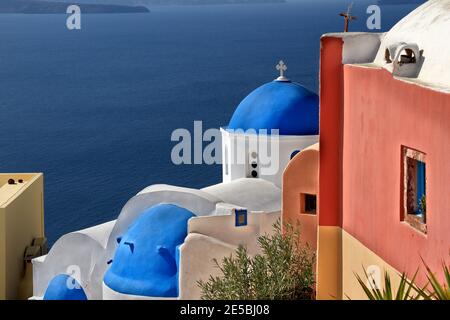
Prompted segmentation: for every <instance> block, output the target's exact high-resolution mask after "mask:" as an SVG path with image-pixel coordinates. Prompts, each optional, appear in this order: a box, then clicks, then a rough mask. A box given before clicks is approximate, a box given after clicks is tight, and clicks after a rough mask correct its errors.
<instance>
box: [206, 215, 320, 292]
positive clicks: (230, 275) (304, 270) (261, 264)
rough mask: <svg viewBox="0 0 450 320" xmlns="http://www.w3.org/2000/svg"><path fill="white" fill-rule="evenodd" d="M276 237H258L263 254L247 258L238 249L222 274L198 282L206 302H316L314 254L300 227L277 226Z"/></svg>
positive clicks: (223, 266)
mask: <svg viewBox="0 0 450 320" xmlns="http://www.w3.org/2000/svg"><path fill="white" fill-rule="evenodd" d="M273 227H274V234H273V235H271V236H269V235H264V236H260V237H258V244H259V246H260V248H261V252H262V253H261V254H258V255H256V256H254V257H250V256H249V255H248V252H247V249H246V248H245V247H243V246H239V247H238V249H237V250H236V252H235V254H234V255H232V256H229V257H225V258H224V259H223V260H222V262H221V264H220V263H219V262H218V261H217V260H216V259H214V260H213V261H214V264H215V265H216V266H217V267H218V268H219V270H220V272H221V275H220V276H218V277H213V276H210V278H209V280H208V281H206V282H204V281H198V285H199V287H200V288H201V290H202V299H204V300H297V299H314V281H315V280H314V264H315V255H314V253H313V252H312V251H311V250H310V249H309V248H308V247H303V246H301V245H300V244H299V232H298V228H295V229H294V228H293V227H292V226H291V225H286V226H285V228H284V229H285V230H284V232H282V230H281V223H280V221H277V222H276V223H275V224H274V226H273Z"/></svg>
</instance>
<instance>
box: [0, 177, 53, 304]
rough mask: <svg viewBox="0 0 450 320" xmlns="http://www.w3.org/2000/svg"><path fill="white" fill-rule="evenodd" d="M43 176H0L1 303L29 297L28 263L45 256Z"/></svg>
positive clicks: (30, 271)
mask: <svg viewBox="0 0 450 320" xmlns="http://www.w3.org/2000/svg"><path fill="white" fill-rule="evenodd" d="M43 197H44V176H43V174H42V173H24V174H15V173H14V174H0V299H2V300H4V299H26V298H28V297H30V296H31V295H32V270H31V259H32V258H34V257H36V256H40V255H42V254H45V252H46V250H47V244H46V240H45V237H44V198H43Z"/></svg>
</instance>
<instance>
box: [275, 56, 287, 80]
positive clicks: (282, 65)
mask: <svg viewBox="0 0 450 320" xmlns="http://www.w3.org/2000/svg"><path fill="white" fill-rule="evenodd" d="M276 68H277V70H278V71H280V76H279V77H278V78H277V79H276V81H289V79H288V78H286V77H285V76H284V72H285V71H286V70H287V66H286V64H285V63H284V61H283V60H280V62H278V64H277V65H276Z"/></svg>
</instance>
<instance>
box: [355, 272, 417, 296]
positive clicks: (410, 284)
mask: <svg viewBox="0 0 450 320" xmlns="http://www.w3.org/2000/svg"><path fill="white" fill-rule="evenodd" d="M363 269H364V268H363ZM417 273H418V270H417V271H416V273H415V274H414V276H413V277H412V279H411V281H410V280H408V277H407V275H406V273H402V274H401V276H400V283H399V285H398V288H397V292H395V293H394V290H393V288H392V283H391V277H390V275H389V273H388V272H387V271H385V272H384V289H383V290H381V289H380V288H378V286H377V283H376V282H375V279H373V277H372V276H369V275H368V274H367V272H366V270H365V269H364V275H365V277H366V280H368V282H369V285H367V284H366V282H365V281H363V279H361V277H360V276H359V275H358V274H356V273H355V276H356V279H357V280H358V282H359V284H360V285H361V287H362V288H363V290H364V292H365V294H366V295H367V297H368V298H369V300H418V299H420V298H421V297H422V291H423V289H419V288H417V286H416V285H415V284H414V281H415V279H416V276H417Z"/></svg>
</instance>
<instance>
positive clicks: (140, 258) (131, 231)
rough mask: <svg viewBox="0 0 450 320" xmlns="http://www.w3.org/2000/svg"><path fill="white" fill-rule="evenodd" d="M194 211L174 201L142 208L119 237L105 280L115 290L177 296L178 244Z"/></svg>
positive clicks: (136, 293) (182, 240) (124, 292)
mask: <svg viewBox="0 0 450 320" xmlns="http://www.w3.org/2000/svg"><path fill="white" fill-rule="evenodd" d="M194 216H195V215H194V214H193V213H192V212H190V211H188V210H186V209H184V208H181V207H178V206H176V205H173V204H159V205H156V206H153V207H151V208H150V209H148V210H146V211H145V212H143V213H142V214H141V215H140V216H139V217H138V218H137V219H136V220H135V221H134V222H133V223H132V224H131V226H130V227H129V228H128V230H127V231H126V232H125V234H124V235H123V236H122V237H120V238H119V239H118V241H119V245H118V247H117V249H116V252H115V256H114V259H113V261H112V264H111V267H110V268H109V269H108V271H107V272H106V274H105V277H104V282H105V284H106V285H107V286H108V287H109V288H111V289H113V290H114V291H117V292H120V293H123V294H129V295H140V296H148V297H177V296H178V263H177V261H178V258H177V252H176V251H177V246H179V245H180V244H182V243H183V242H184V239H185V238H186V236H187V223H188V220H189V219H190V218H192V217H194Z"/></svg>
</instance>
